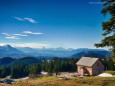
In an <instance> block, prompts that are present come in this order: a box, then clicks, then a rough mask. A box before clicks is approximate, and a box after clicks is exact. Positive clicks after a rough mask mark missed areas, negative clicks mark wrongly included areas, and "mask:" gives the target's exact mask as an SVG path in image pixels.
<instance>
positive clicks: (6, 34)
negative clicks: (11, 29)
mask: <svg viewBox="0 0 115 86" xmlns="http://www.w3.org/2000/svg"><path fill="white" fill-rule="evenodd" d="M1 34H3V35H5V36H11V35H10V34H8V33H1Z"/></svg>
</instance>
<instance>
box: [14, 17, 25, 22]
mask: <svg viewBox="0 0 115 86" xmlns="http://www.w3.org/2000/svg"><path fill="white" fill-rule="evenodd" d="M14 18H15V19H16V20H19V21H24V19H22V18H19V17H14Z"/></svg>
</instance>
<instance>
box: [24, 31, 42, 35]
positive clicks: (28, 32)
mask: <svg viewBox="0 0 115 86" xmlns="http://www.w3.org/2000/svg"><path fill="white" fill-rule="evenodd" d="M22 33H24V34H33V35H40V34H43V33H41V32H31V31H23V32H22Z"/></svg>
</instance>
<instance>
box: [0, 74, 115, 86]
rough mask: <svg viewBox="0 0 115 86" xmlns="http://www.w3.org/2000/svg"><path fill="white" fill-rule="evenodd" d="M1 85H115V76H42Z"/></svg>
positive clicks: (0, 85)
mask: <svg viewBox="0 0 115 86" xmlns="http://www.w3.org/2000/svg"><path fill="white" fill-rule="evenodd" d="M0 86H115V77H108V78H104V77H83V78H80V77H76V78H70V79H68V80H63V79H60V78H58V77H54V76H50V77H42V78H37V79H28V80H21V81H18V82H15V83H13V84H11V85H8V84H0Z"/></svg>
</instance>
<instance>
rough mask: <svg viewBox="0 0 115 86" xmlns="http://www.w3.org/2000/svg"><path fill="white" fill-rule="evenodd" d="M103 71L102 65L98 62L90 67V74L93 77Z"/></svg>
mask: <svg viewBox="0 0 115 86" xmlns="http://www.w3.org/2000/svg"><path fill="white" fill-rule="evenodd" d="M103 71H104V66H103V64H102V63H101V62H100V61H99V60H98V61H97V62H96V63H95V64H94V65H93V66H92V73H93V75H98V74H100V73H102V72H103Z"/></svg>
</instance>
